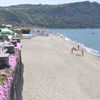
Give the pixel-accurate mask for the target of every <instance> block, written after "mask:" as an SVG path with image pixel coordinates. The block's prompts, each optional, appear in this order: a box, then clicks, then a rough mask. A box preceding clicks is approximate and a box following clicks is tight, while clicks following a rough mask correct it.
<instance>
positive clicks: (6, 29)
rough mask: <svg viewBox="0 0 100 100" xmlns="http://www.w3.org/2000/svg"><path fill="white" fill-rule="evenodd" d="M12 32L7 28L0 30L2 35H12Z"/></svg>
mask: <svg viewBox="0 0 100 100" xmlns="http://www.w3.org/2000/svg"><path fill="white" fill-rule="evenodd" d="M13 33H14V32H13V31H11V30H10V29H8V28H1V29H0V34H2V35H12V34H13Z"/></svg>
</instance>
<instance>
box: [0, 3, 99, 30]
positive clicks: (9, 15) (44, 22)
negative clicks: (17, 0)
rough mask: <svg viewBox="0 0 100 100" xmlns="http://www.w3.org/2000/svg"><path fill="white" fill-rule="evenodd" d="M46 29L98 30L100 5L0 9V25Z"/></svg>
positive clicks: (34, 6)
mask: <svg viewBox="0 0 100 100" xmlns="http://www.w3.org/2000/svg"><path fill="white" fill-rule="evenodd" d="M2 23H5V24H12V25H18V26H41V27H47V28H100V4H99V3H97V2H89V1H85V2H78V3H70V4H61V5H42V4H39V5H30V4H24V5H16V6H8V7H0V24H2Z"/></svg>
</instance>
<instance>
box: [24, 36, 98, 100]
mask: <svg viewBox="0 0 100 100" xmlns="http://www.w3.org/2000/svg"><path fill="white" fill-rule="evenodd" d="M22 44H23V48H22V62H23V64H24V75H23V76H24V84H23V100H91V99H93V98H100V57H96V56H93V55H90V54H88V53H86V52H85V54H84V56H76V55H73V54H71V52H70V49H71V47H72V46H73V45H74V44H72V43H70V42H68V41H65V40H64V39H63V38H58V37H42V36H41V37H40V36H37V37H34V38H32V39H25V40H22Z"/></svg>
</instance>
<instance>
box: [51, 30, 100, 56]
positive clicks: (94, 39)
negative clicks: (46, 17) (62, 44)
mask: <svg viewBox="0 0 100 100" xmlns="http://www.w3.org/2000/svg"><path fill="white" fill-rule="evenodd" d="M51 31H52V32H54V33H58V34H62V35H64V36H65V38H66V40H68V39H67V38H69V39H70V40H71V41H74V42H77V43H80V44H81V45H82V46H83V47H84V48H85V49H86V50H87V51H88V52H89V53H92V54H95V55H97V56H100V29H51Z"/></svg>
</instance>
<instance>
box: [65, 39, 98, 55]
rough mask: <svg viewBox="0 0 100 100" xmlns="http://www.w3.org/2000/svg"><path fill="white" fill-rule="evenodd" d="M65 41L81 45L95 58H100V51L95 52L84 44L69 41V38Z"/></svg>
mask: <svg viewBox="0 0 100 100" xmlns="http://www.w3.org/2000/svg"><path fill="white" fill-rule="evenodd" d="M65 40H66V41H71V42H73V43H77V44H79V45H80V46H81V47H82V48H84V49H85V50H86V51H87V52H88V53H89V54H93V55H95V56H99V57H100V51H97V50H94V49H93V48H89V47H87V46H85V45H84V44H82V43H78V42H77V41H73V40H71V39H69V38H68V37H65Z"/></svg>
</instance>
